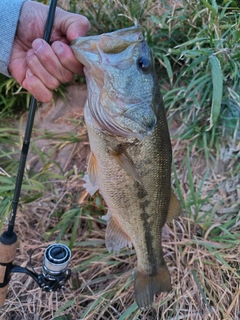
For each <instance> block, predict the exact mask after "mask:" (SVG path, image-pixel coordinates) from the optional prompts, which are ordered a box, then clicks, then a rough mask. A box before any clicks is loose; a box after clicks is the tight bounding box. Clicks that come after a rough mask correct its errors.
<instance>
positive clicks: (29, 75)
mask: <svg viewBox="0 0 240 320" xmlns="http://www.w3.org/2000/svg"><path fill="white" fill-rule="evenodd" d="M32 75H33V73H32V71H31V70H30V69H27V76H28V77H31V76H32Z"/></svg>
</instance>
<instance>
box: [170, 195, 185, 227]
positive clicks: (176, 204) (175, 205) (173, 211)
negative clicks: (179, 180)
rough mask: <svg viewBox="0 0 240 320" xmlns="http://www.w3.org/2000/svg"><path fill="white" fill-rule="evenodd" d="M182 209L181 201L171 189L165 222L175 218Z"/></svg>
mask: <svg viewBox="0 0 240 320" xmlns="http://www.w3.org/2000/svg"><path fill="white" fill-rule="evenodd" d="M181 211H182V207H181V203H180V201H179V200H178V198H177V197H176V196H175V194H174V193H173V191H172V190H171V198H170V203H169V208H168V214H167V222H168V221H171V220H172V219H177V218H178V217H179V216H180V214H181Z"/></svg>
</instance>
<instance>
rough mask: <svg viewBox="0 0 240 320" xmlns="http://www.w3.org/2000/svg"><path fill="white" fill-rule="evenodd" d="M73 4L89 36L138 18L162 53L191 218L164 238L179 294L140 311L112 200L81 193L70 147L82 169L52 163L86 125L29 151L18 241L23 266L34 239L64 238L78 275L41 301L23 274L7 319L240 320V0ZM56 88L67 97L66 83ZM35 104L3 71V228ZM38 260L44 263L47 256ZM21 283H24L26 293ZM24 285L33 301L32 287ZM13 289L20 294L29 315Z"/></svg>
mask: <svg viewBox="0 0 240 320" xmlns="http://www.w3.org/2000/svg"><path fill="white" fill-rule="evenodd" d="M66 3H67V4H69V9H70V10H71V11H74V12H79V13H82V14H84V15H86V16H87V17H88V18H89V20H90V22H91V24H92V30H91V34H99V33H102V32H108V31H111V30H115V29H119V28H123V27H127V26H130V25H132V24H134V23H135V21H138V22H139V23H140V24H141V25H142V28H143V32H144V35H145V37H146V40H147V42H148V43H149V45H150V47H151V50H152V52H153V56H154V58H155V62H156V70H157V72H158V75H159V79H160V83H161V87H162V92H163V95H164V101H165V107H166V109H167V112H168V119H169V125H170V126H171V127H173V129H175V130H174V134H173V150H174V163H173V175H172V180H173V188H174V191H175V193H176V194H177V196H178V198H179V199H180V201H181V203H182V207H183V215H182V218H180V219H179V220H178V221H176V222H174V223H170V224H169V226H167V227H166V234H165V236H164V237H165V238H164V251H165V253H166V260H167V263H168V265H169V267H170V272H171V276H172V282H173V290H172V292H170V293H169V294H162V295H160V296H158V297H157V299H156V301H155V303H154V308H153V309H151V310H149V311H147V312H143V311H141V310H138V308H137V306H136V304H135V302H134V299H133V274H132V272H133V269H134V267H135V263H136V257H135V252H134V250H133V251H129V250H127V249H125V250H122V251H121V253H120V255H119V256H117V257H115V256H113V255H112V254H109V253H108V251H107V249H106V247H105V244H104V233H105V227H106V222H105V221H104V220H102V219H101V216H102V214H105V213H106V207H105V203H104V201H103V199H102V198H101V196H100V195H99V194H96V195H94V196H93V197H89V196H87V195H85V196H84V189H83V187H82V184H83V182H82V177H83V175H84V172H83V171H81V170H78V168H76V166H75V167H74V163H76V162H77V157H78V153H77V152H76V151H74V152H73V154H72V155H71V159H73V164H72V163H71V161H70V162H69V163H70V165H68V166H67V167H66V168H62V167H61V166H60V165H59V163H58V162H57V161H55V160H54V157H55V155H56V153H58V152H60V151H61V150H63V149H64V148H65V147H66V146H67V145H73V146H76V145H77V146H78V147H77V149H76V150H80V149H81V148H82V147H83V146H84V145H86V136H84V135H81V134H79V132H66V133H61V134H59V133H54V132H50V131H44V132H40V131H38V130H35V131H34V134H33V138H32V143H31V151H32V153H33V154H34V155H35V156H36V157H37V158H38V159H39V160H40V161H41V163H42V166H41V168H40V169H39V170H38V171H34V170H33V168H32V167H31V165H29V166H28V167H27V169H26V171H25V175H24V180H23V186H22V197H21V201H20V206H19V213H18V216H17V226H16V227H17V232H18V234H19V238H20V243H21V246H25V247H24V250H22V247H21V252H20V253H19V255H18V262H19V263H25V262H26V261H27V260H28V257H27V256H26V254H25V253H24V252H28V251H30V250H31V249H32V248H33V247H34V246H35V245H36V246H41V244H42V242H44V241H45V242H47V243H48V242H50V243H51V241H55V240H56V241H62V242H64V243H66V244H67V245H69V246H70V248H71V249H72V252H73V259H72V261H73V262H72V263H73V265H72V266H71V267H72V269H73V277H72V280H71V283H70V285H68V287H67V288H66V291H65V293H64V294H63V295H55V296H54V295H50V296H49V295H46V294H43V295H42V296H41V298H39V299H40V300H41V303H40V302H39V300H36V296H37V293H36V292H38V291H37V289H36V287H35V286H34V284H33V283H31V282H29V281H26V279H25V278H23V277H22V276H20V277H19V278H17V280H16V281H12V288H13V289H12V291H11V292H12V293H10V297H9V299H8V300H7V302H6V305H5V307H4V309H3V315H4V316H5V317H6V319H8V318H7V317H9V312H10V311H9V310H13V311H12V312H15V314H14V315H15V316H16V317H17V316H18V318H19V319H22V318H26V319H32V318H33V316H34V314H35V315H36V314H39V315H41V319H43V320H44V319H55V320H63V319H86V320H87V319H91V320H93V319H120V320H125V319H128V320H130V319H132V320H133V319H135V320H136V319H147V320H151V319H160V318H162V319H183V318H184V319H203V317H204V319H205V318H206V319H207V317H208V318H209V317H210V319H237V314H238V312H240V310H239V305H240V304H239V296H240V292H239V280H240V264H239V256H240V252H239V247H240V228H239V218H240V216H239V210H240V203H239V194H240V190H239V179H240V174H239V172H240V164H239V137H240V127H239V126H240V120H239V119H240V95H239V92H240V55H239V50H240V17H239V7H238V5H239V4H238V1H214V0H212V1H207V0H204V1H198V0H197V1H193V0H189V1H184V2H183V3H184V6H183V7H181V6H179V7H176V8H175V9H174V10H172V9H171V6H169V2H168V1H166V3H165V7H166V9H165V10H163V9H162V8H163V7H164V5H163V3H164V1H163V2H160V1H156V2H153V1H150V0H149V1H140V2H138V1H110V0H105V1H100V0H99V1H98V0H95V1H87V0H86V1H69V3H68V2H65V4H66ZM139 4H140V5H139ZM77 81H78V80H75V83H77ZM59 92H60V93H62V95H64V96H65V98H66V99H67V93H66V88H65V89H62V88H61V89H60V90H59ZM28 103H29V95H28V94H26V92H24V91H23V90H21V88H20V87H19V86H18V85H17V84H16V83H15V81H14V80H13V79H7V78H5V77H3V76H1V77H0V202H1V205H0V227H1V228H2V227H3V225H4V223H5V221H6V219H7V217H8V215H9V212H10V210H11V200H12V195H13V190H14V185H15V179H16V175H17V168H18V160H19V157H20V150H21V145H22V139H23V129H22V122H21V121H20V125H19V126H18V125H17V126H16V124H15V123H16V122H15V123H14V122H13V121H12V120H11V119H15V118H16V117H20V115H21V113H22V112H23V111H25V110H27V106H28ZM6 119H7V121H6ZM9 119H10V120H9ZM71 121H72V122H73V123H74V124H76V125H77V126H78V127H79V128H80V129H82V128H83V127H84V123H83V119H81V121H78V120H71ZM80 131H81V130H80ZM40 139H46V140H47V141H49V143H51V148H50V149H48V150H44V149H41V148H39V147H38V146H37V142H38V140H40ZM79 145H80V147H79ZM74 148H75V147H74ZM78 148H79V149H78ZM74 150H75V149H74ZM78 152H79V153H80V154H81V152H80V151H78ZM28 212H30V213H31V214H28ZM22 226H24V228H23V227H22ZM26 226H28V227H26ZM26 229H27V231H26ZM36 259H37V262H38V263H39V265H41V260H42V256H40V255H39V256H37V257H36ZM19 283H25V284H26V286H25V287H24V288H23V287H22V285H21V286H19ZM26 289H27V290H28V295H27V297H28V298H26V291H23V290H26ZM14 292H17V299H20V301H21V306H22V309H21V311H19V309H18V305H17V303H18V302H16V301H18V300H17V299H16V296H15V295H14ZM32 292H33V293H32ZM30 293H31V294H30ZM31 296H33V299H32V300H31V299H30V297H31ZM219 301H221V303H219ZM49 303H50V304H51V310H50V311H49V307H48V306H49ZM18 318H17V319H18ZM4 320H5V318H4Z"/></svg>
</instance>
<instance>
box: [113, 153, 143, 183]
mask: <svg viewBox="0 0 240 320" xmlns="http://www.w3.org/2000/svg"><path fill="white" fill-rule="evenodd" d="M111 154H112V156H113V157H114V159H115V160H116V161H117V163H118V164H119V165H120V167H121V168H122V169H124V170H125V171H126V172H127V173H128V174H129V175H130V176H132V177H133V179H134V180H136V181H138V182H139V183H140V184H141V185H142V184H143V183H142V180H141V178H140V176H139V174H138V173H137V171H136V169H135V168H134V163H133V161H132V159H131V157H130V156H129V154H128V153H127V152H126V151H122V152H116V151H115V150H114V151H111Z"/></svg>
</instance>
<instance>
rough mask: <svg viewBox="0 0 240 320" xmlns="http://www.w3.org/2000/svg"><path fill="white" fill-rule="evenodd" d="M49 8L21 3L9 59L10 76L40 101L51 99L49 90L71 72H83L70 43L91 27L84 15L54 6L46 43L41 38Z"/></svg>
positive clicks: (66, 80) (69, 76)
mask: <svg viewBox="0 0 240 320" xmlns="http://www.w3.org/2000/svg"><path fill="white" fill-rule="evenodd" d="M48 10H49V7H47V6H45V5H43V4H41V3H38V2H34V1H27V2H25V3H24V4H23V6H22V10H21V14H20V17H19V23H18V27H17V32H16V36H15V41H14V44H13V48H12V53H11V58H10V63H9V71H10V73H11V74H12V76H13V77H14V78H15V79H16V80H17V82H18V83H19V84H20V85H21V86H22V87H23V88H25V89H26V90H28V91H29V92H30V93H31V94H33V95H34V97H35V98H36V99H37V100H38V101H41V102H49V101H51V99H52V90H54V89H56V88H57V87H58V86H59V85H60V83H64V82H69V81H71V79H72V77H73V74H74V73H77V74H82V65H81V64H80V62H79V61H78V60H77V59H76V58H75V56H74V54H73V52H72V50H71V48H70V47H69V43H70V41H72V40H73V39H76V38H77V37H79V36H85V35H86V33H87V32H88V30H89V29H90V24H89V22H88V20H87V18H85V17H84V16H81V15H78V14H72V13H69V12H66V11H64V10H62V9H60V8H56V13H55V18H54V24H53V28H52V34H51V39H50V41H51V45H49V44H48V43H47V42H45V41H44V40H42V38H43V34H44V30H45V24H46V20H47V15H48Z"/></svg>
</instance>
